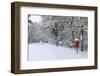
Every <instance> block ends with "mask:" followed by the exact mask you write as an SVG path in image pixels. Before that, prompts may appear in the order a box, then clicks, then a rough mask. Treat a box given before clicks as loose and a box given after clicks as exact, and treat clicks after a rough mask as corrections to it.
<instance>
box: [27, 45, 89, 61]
mask: <svg viewBox="0 0 100 76" xmlns="http://www.w3.org/2000/svg"><path fill="white" fill-rule="evenodd" d="M28 51H29V61H34V60H62V59H78V58H87V57H88V52H87V51H85V52H81V51H79V53H78V54H77V53H76V51H75V50H73V49H71V48H66V47H61V46H54V45H50V44H46V43H33V44H29V50H28Z"/></svg>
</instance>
